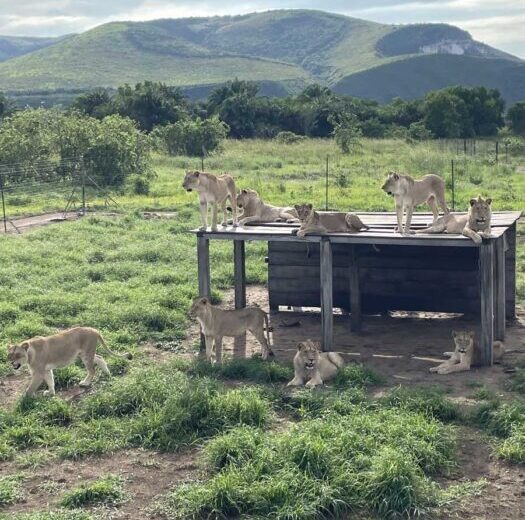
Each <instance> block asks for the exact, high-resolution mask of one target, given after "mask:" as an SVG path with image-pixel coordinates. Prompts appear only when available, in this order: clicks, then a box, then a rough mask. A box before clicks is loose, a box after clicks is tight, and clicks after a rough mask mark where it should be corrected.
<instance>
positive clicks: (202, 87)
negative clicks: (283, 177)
mask: <svg viewBox="0 0 525 520" xmlns="http://www.w3.org/2000/svg"><path fill="white" fill-rule="evenodd" d="M449 52H451V53H454V54H463V56H451V55H449V54H447V53H449ZM474 57H476V58H477V61H475V62H472V59H474ZM427 58H428V59H427ZM442 58H443V59H442ZM447 58H451V60H447ZM454 58H458V60H455V59H454ZM461 58H464V59H465V60H464V61H465V63H467V62H468V63H469V64H470V63H475V64H476V66H472V67H469V68H468V73H466V72H465V70H463V69H462V68H461V66H455V64H456V63H461ZM449 63H452V64H453V65H454V66H452V67H451V68H448V66H449ZM523 63H524V62H522V61H521V60H518V59H516V58H515V57H513V56H510V55H508V54H505V53H503V52H501V51H498V50H497V49H492V48H491V47H489V46H487V45H484V44H481V43H479V42H476V41H474V40H472V38H471V37H470V35H469V34H468V33H467V32H465V31H462V30H460V29H458V28H456V27H452V26H449V25H445V24H420V25H409V26H393V25H383V24H378V23H374V22H369V21H366V20H360V19H356V18H349V17H347V16H342V15H336V14H331V13H325V12H321V11H310V10H279V11H268V12H265V13H254V14H248V15H243V16H225V17H209V18H181V19H173V20H169V19H168V20H154V21H151V22H115V23H109V24H105V25H101V26H99V27H96V28H94V29H92V30H89V31H86V32H85V33H82V34H79V35H76V36H71V37H68V38H66V39H64V40H62V41H58V42H56V43H54V44H52V45H49V46H47V47H45V48H41V49H38V50H34V51H32V52H29V53H27V54H25V55H23V56H19V57H15V58H11V59H8V60H6V61H4V62H2V63H0V90H8V91H21V90H24V91H27V90H42V89H79V88H81V89H83V88H90V87H95V86H107V87H116V86H118V85H121V84H123V83H135V82H139V81H144V80H156V81H164V82H166V83H169V84H171V85H178V86H182V87H186V88H188V89H190V90H192V91H193V92H206V91H208V89H209V88H210V87H211V86H212V85H216V84H220V83H222V82H225V81H227V80H230V79H232V78H234V77H238V78H240V79H249V80H253V81H258V82H261V83H262V84H264V85H273V87H272V88H271V89H270V92H276V93H279V92H290V90H292V91H294V90H298V89H301V88H302V87H304V85H305V84H307V83H310V82H319V83H322V84H326V85H329V86H335V87H336V88H337V90H338V91H339V92H344V93H355V94H356V95H363V96H367V97H368V96H372V97H375V98H377V99H381V100H386V99H390V97H391V95H392V93H393V92H395V95H400V96H402V97H413V95H414V93H416V92H417V93H418V95H419V94H420V93H421V92H423V93H424V92H426V91H427V90H431V89H434V88H438V87H440V86H442V85H445V84H456V83H463V82H464V80H463V78H465V81H467V80H468V83H466V84H487V83H486V81H488V80H489V79H490V81H491V83H490V85H489V84H487V85H488V86H499V83H503V81H502V80H500V79H499V78H498V77H493V76H492V74H493V73H494V71H501V70H502V69H505V72H506V73H508V72H509V71H510V72H512V74H511V78H512V80H511V81H510V82H509V81H508V79H507V78H506V80H505V81H506V82H507V83H510V84H507V85H506V89H504V90H505V92H506V93H508V95H509V96H510V97H511V98H512V99H514V98H516V96H518V94H517V91H518V89H519V88H521V85H522V83H521V77H522V76H521V74H522V73H521V67H522V66H523V65H522V64H523ZM427 64H433V65H434V66H437V67H438V70H428V69H429V67H430V65H427ZM511 64H512V67H515V68H516V70H515V69H513V68H512V67H511ZM420 65H421V66H422V67H423V68H425V67H426V68H425V69H424V70H425V72H424V73H423V72H421V71H419V70H417V67H419V66H420ZM396 75H397V76H399V78H398V79H395V78H396ZM383 77H385V78H393V79H394V81H393V83H392V84H390V83H384V82H380V83H378V84H372V83H370V82H371V81H376V80H377V78H383ZM499 77H500V78H501V77H502V76H499ZM369 78H370V79H369ZM494 83H497V84H496V85H493V84H494ZM515 83H516V84H515ZM279 85H282V86H279ZM502 90H503V89H502Z"/></svg>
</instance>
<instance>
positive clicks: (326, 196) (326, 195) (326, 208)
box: [324, 155, 328, 211]
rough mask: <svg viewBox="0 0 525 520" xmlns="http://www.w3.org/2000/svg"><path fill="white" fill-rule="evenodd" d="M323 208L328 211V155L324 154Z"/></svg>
mask: <svg viewBox="0 0 525 520" xmlns="http://www.w3.org/2000/svg"><path fill="white" fill-rule="evenodd" d="M324 209H325V211H328V155H327V156H326V181H325V194H324Z"/></svg>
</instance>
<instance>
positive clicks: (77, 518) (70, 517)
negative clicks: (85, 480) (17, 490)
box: [0, 511, 98, 520]
mask: <svg viewBox="0 0 525 520" xmlns="http://www.w3.org/2000/svg"><path fill="white" fill-rule="evenodd" d="M0 520H98V519H97V518H96V517H95V516H93V515H92V514H90V513H87V512H85V511H42V512H34V513H6V514H5V515H4V514H2V513H1V512H0Z"/></svg>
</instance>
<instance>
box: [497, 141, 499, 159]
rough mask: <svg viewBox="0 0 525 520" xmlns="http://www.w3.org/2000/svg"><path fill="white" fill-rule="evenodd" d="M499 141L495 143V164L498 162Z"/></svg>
mask: <svg viewBox="0 0 525 520" xmlns="http://www.w3.org/2000/svg"><path fill="white" fill-rule="evenodd" d="M498 152H499V141H496V162H498Z"/></svg>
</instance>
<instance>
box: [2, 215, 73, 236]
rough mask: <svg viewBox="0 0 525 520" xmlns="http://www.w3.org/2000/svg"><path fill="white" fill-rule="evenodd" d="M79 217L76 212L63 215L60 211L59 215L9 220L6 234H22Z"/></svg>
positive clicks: (3, 230) (3, 229) (3, 231)
mask: <svg viewBox="0 0 525 520" xmlns="http://www.w3.org/2000/svg"><path fill="white" fill-rule="evenodd" d="M79 217H80V215H79V213H78V212H76V211H67V212H65V213H64V212H63V211H61V212H60V213H44V214H42V215H35V216H33V217H23V218H14V219H9V220H8V221H7V223H6V225H7V233H24V232H26V231H29V230H31V229H35V228H38V227H42V226H48V225H49V224H56V223H59V222H65V221H67V220H77V219H78V218H79ZM0 233H5V228H4V222H3V219H2V221H1V222H0Z"/></svg>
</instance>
